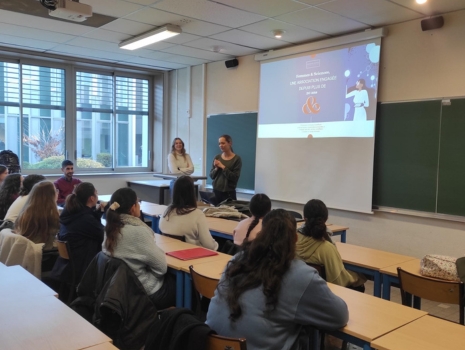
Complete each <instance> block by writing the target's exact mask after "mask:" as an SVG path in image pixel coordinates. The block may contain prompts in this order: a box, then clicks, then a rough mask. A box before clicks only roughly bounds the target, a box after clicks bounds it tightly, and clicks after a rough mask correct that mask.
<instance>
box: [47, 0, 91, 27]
mask: <svg viewBox="0 0 465 350" xmlns="http://www.w3.org/2000/svg"><path fill="white" fill-rule="evenodd" d="M48 14H49V15H50V16H53V17H56V18H61V19H66V20H68V21H74V22H83V21H85V20H86V19H87V18H88V17H92V6H89V5H86V4H81V3H79V2H76V1H72V0H57V1H55V9H54V10H51V9H50V10H49V11H48Z"/></svg>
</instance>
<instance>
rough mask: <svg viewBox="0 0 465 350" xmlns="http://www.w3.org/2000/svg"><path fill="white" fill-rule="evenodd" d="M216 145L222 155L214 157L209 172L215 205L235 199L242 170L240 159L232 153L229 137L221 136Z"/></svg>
mask: <svg viewBox="0 0 465 350" xmlns="http://www.w3.org/2000/svg"><path fill="white" fill-rule="evenodd" d="M218 145H219V147H220V150H221V152H222V153H220V154H217V155H216V156H215V158H214V159H213V164H212V169H211V170H210V177H211V179H212V180H213V183H212V185H213V192H214V193H215V201H216V204H219V203H221V202H222V201H224V200H226V199H233V200H236V199H237V196H236V186H237V182H238V181H239V177H240V176H241V169H242V159H241V157H240V156H239V155H237V154H235V153H234V152H233V148H232V138H231V136H229V135H221V136H220V138H219V139H218Z"/></svg>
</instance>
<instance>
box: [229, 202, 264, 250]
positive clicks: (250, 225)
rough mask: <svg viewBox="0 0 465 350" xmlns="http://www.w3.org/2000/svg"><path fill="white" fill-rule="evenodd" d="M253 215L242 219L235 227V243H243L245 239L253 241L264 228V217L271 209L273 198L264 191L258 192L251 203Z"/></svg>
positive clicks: (250, 207) (250, 208)
mask: <svg viewBox="0 0 465 350" xmlns="http://www.w3.org/2000/svg"><path fill="white" fill-rule="evenodd" d="M249 210H250V213H251V214H252V217H250V218H248V219H244V220H242V221H241V222H240V223H238V224H237V226H236V228H235V229H234V233H233V235H234V244H237V245H241V244H242V242H243V241H244V240H245V239H248V240H249V241H251V240H252V239H254V238H255V237H256V236H257V234H258V233H259V232H260V231H261V229H262V219H263V217H264V216H265V215H266V214H268V212H269V211H270V210H271V200H270V198H269V197H268V196H267V195H266V194H263V193H257V194H256V195H254V196H253V197H252V199H251V200H250V204H249Z"/></svg>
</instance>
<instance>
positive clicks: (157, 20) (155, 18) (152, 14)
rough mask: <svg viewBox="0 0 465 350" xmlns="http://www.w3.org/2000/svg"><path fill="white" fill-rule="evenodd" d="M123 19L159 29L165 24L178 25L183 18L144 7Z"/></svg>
mask: <svg viewBox="0 0 465 350" xmlns="http://www.w3.org/2000/svg"><path fill="white" fill-rule="evenodd" d="M125 18H126V19H129V20H131V21H136V22H141V23H147V24H151V25H154V26H157V27H159V26H162V25H164V24H167V23H170V24H176V25H179V24H178V23H180V21H181V20H182V19H184V18H185V17H184V16H180V15H177V14H175V13H170V12H166V11H161V10H157V9H155V8H152V7H146V8H143V9H142V10H140V11H137V12H134V13H132V14H130V15H129V16H126V17H125Z"/></svg>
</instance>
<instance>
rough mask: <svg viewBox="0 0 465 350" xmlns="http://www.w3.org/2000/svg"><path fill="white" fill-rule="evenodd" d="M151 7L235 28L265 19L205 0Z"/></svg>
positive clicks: (179, 0)
mask: <svg viewBox="0 0 465 350" xmlns="http://www.w3.org/2000/svg"><path fill="white" fill-rule="evenodd" d="M153 7H155V8H157V9H160V10H163V11H167V12H172V13H177V14H180V15H182V16H188V17H190V18H196V19H200V20H203V21H206V22H212V23H216V24H220V25H225V26H228V27H232V28H236V27H241V26H244V25H247V24H251V23H254V22H258V21H261V20H263V19H265V17H263V16H260V15H257V14H253V13H249V12H245V11H241V10H237V9H234V8H231V7H228V6H224V5H222V4H217V3H214V2H210V1H207V0H188V1H186V0H165V1H162V2H159V3H157V4H155V5H154V6H153Z"/></svg>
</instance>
